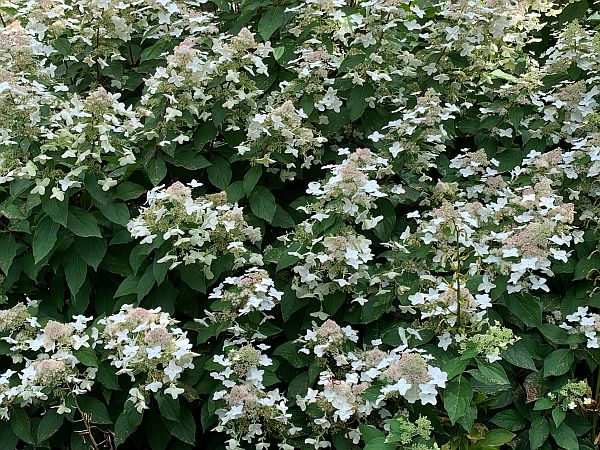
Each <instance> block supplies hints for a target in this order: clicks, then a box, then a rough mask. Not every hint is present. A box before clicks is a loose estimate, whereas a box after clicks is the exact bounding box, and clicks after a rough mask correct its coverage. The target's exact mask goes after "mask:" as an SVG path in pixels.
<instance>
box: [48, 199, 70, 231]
mask: <svg viewBox="0 0 600 450" xmlns="http://www.w3.org/2000/svg"><path fill="white" fill-rule="evenodd" d="M42 209H43V210H44V212H45V213H46V214H48V215H49V216H50V217H51V218H52V220H54V221H55V222H57V223H60V224H61V225H62V226H63V227H65V228H66V227H67V219H68V217H69V202H68V201H67V200H66V198H65V200H64V201H62V202H59V201H58V200H56V199H54V198H50V196H47V195H46V196H44V197H42Z"/></svg>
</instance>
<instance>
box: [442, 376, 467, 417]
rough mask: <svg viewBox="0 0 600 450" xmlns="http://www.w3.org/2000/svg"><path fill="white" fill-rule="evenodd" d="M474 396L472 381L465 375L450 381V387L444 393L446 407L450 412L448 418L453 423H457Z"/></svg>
mask: <svg viewBox="0 0 600 450" xmlns="http://www.w3.org/2000/svg"><path fill="white" fill-rule="evenodd" d="M471 398H473V389H472V388H471V383H469V380H467V379H466V378H465V377H463V376H459V377H458V378H456V379H455V380H452V381H451V382H450V383H448V387H447V388H446V390H445V391H444V392H443V394H442V399H443V401H444V409H445V410H446V412H447V413H448V418H449V419H450V421H451V422H452V424H454V423H456V421H457V420H458V419H460V418H461V417H462V416H463V415H464V414H465V413H466V412H467V409H468V408H469V406H470V405H471Z"/></svg>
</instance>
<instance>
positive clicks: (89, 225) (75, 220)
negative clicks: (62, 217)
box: [67, 206, 102, 237]
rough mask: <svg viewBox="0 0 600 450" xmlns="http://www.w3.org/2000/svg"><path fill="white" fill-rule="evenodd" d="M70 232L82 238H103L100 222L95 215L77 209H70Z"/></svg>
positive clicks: (68, 223)
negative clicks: (99, 226)
mask: <svg viewBox="0 0 600 450" xmlns="http://www.w3.org/2000/svg"><path fill="white" fill-rule="evenodd" d="M67 225H68V228H69V230H71V231H72V232H73V234H76V235H77V236H81V237H102V234H101V233H100V228H98V222H97V221H96V218H95V217H94V215H93V214H90V213H89V212H87V211H85V210H83V209H81V208H77V207H75V206H70V207H69V218H68V220H67Z"/></svg>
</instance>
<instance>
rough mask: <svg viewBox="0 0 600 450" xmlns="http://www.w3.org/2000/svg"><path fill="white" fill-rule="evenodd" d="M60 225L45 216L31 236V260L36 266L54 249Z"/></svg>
mask: <svg viewBox="0 0 600 450" xmlns="http://www.w3.org/2000/svg"><path fill="white" fill-rule="evenodd" d="M59 228H60V225H59V224H58V223H56V222H54V221H52V219H51V218H50V217H48V216H45V217H44V218H43V219H42V220H41V221H40V223H39V224H38V226H37V228H36V229H35V233H34V235H33V259H34V261H35V263H36V264H37V263H38V262H40V261H41V260H42V259H44V258H45V257H46V256H47V255H48V253H50V251H51V250H52V248H53V247H54V244H55V243H56V239H57V233H58V229H59Z"/></svg>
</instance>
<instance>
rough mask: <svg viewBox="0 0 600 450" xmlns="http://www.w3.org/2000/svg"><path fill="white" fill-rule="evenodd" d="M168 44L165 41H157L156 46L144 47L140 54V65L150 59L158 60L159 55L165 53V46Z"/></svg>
mask: <svg viewBox="0 0 600 450" xmlns="http://www.w3.org/2000/svg"><path fill="white" fill-rule="evenodd" d="M168 42H169V41H167V40H159V41H157V42H156V44H154V45H151V46H150V47H146V48H145V49H144V50H142V53H141V54H140V63H142V62H144V61H148V60H151V59H158V58H159V57H160V55H161V54H162V53H163V52H165V50H166V44H167V43H168Z"/></svg>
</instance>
